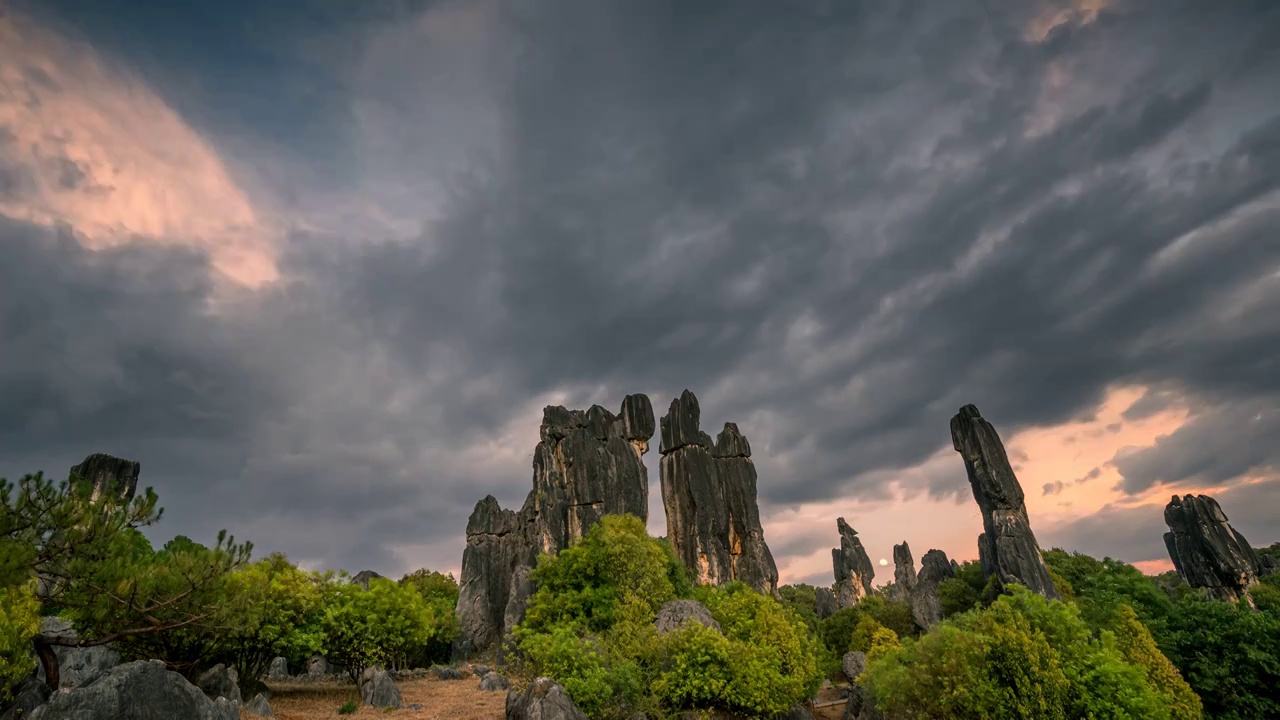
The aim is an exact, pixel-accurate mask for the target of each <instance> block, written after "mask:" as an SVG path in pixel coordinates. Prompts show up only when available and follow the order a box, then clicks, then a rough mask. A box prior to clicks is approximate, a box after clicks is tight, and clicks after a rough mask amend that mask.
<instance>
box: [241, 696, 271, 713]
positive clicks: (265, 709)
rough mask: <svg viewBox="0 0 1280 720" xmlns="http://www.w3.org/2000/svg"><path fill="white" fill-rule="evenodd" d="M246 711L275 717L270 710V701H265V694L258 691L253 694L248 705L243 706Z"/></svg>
mask: <svg viewBox="0 0 1280 720" xmlns="http://www.w3.org/2000/svg"><path fill="white" fill-rule="evenodd" d="M244 709H245V711H246V712H248V713H249V714H251V715H257V716H258V717H275V713H273V712H271V703H269V702H267V698H266V696H264V695H263V694H262V693H258V694H257V695H254V696H253V699H252V700H250V701H249V704H248V705H245V706H244Z"/></svg>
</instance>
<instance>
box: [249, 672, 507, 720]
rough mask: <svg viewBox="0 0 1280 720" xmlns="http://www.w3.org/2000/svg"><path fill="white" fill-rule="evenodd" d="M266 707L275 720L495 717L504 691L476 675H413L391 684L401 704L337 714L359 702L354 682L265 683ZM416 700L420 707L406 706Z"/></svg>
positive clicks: (502, 711)
mask: <svg viewBox="0 0 1280 720" xmlns="http://www.w3.org/2000/svg"><path fill="white" fill-rule="evenodd" d="M269 686H270V687H271V692H272V697H271V700H270V703H271V710H272V711H273V712H274V713H275V716H276V717H277V718H278V719H279V720H343V719H344V718H355V719H357V720H359V719H361V718H364V719H365V720H368V719H369V718H413V719H414V720H501V718H503V717H504V715H505V712H506V703H507V693H506V692H503V691H498V692H493V691H486V690H481V689H480V678H478V677H471V676H468V677H465V678H463V679H462V680H437V679H435V678H416V679H413V680H403V681H400V682H397V683H396V686H397V687H399V688H400V698H401V700H403V702H404V707H403V708H401V709H400V710H391V711H386V710H381V709H378V708H372V707H365V706H363V705H361V706H360V709H359V710H356V711H355V712H354V713H352V714H350V715H339V714H338V708H340V707H342V705H343V703H346V702H347V701H348V700H355V701H356V703H357V704H358V703H359V702H360V693H359V692H358V691H357V690H356V687H355V686H354V685H349V684H340V683H336V682H322V683H269ZM414 703H419V704H421V705H422V709H421V710H410V709H409V706H410V705H412V704H414ZM240 717H241V718H243V720H258V718H257V716H256V715H251V714H249V713H248V712H245V711H241V713H240Z"/></svg>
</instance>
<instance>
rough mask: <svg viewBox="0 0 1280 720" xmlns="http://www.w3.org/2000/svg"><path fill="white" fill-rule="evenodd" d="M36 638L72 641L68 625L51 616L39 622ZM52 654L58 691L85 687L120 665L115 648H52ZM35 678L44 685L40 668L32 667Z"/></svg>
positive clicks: (73, 635) (74, 634)
mask: <svg viewBox="0 0 1280 720" xmlns="http://www.w3.org/2000/svg"><path fill="white" fill-rule="evenodd" d="M40 634H41V635H48V636H51V637H64V638H74V637H76V631H75V630H74V629H73V628H72V627H71V623H69V622H67V621H66V620H63V619H62V618H60V617H57V616H54V615H47V616H45V617H43V618H41V619H40ZM53 654H54V655H56V656H57V658H58V687H59V689H61V688H73V687H80V686H82V685H87V684H88V683H90V682H92V681H93V679H94V678H96V677H98V676H100V675H102V674H103V673H105V672H106V671H108V670H110V669H111V668H113V667H115V666H117V665H119V664H120V653H119V652H117V651H116V648H115V645H114V644H112V643H108V644H106V645H97V646H94V647H85V648H78V647H64V646H61V645H54V646H53ZM36 677H38V678H39V679H40V680H41V681H44V666H43V665H41V664H39V663H37V664H36Z"/></svg>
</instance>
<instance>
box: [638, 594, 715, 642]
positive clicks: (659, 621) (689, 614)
mask: <svg viewBox="0 0 1280 720" xmlns="http://www.w3.org/2000/svg"><path fill="white" fill-rule="evenodd" d="M690 620H692V621H694V622H696V623H701V624H702V625H704V626H705V627H709V628H711V629H713V630H715V631H716V632H722V630H721V629H720V623H718V622H716V619H715V618H714V617H712V615H711V611H710V610H708V609H707V608H706V606H705V605H703V604H702V603H700V602H698V601H697V600H668V601H667V602H665V603H663V604H662V607H660V608H658V616H657V617H656V618H655V619H654V621H653V625H654V627H656V628H657V629H658V633H659V634H662V635H665V634H667V633H669V632H671V631H672V630H679V629H680V628H681V627H682V626H683V625H684V624H685V623H686V622H689V621H690Z"/></svg>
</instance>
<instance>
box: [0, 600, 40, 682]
mask: <svg viewBox="0 0 1280 720" xmlns="http://www.w3.org/2000/svg"><path fill="white" fill-rule="evenodd" d="M39 631H40V603H39V602H38V601H37V600H36V594H35V583H34V582H29V583H26V584H24V585H14V586H12V587H7V588H0V707H3V706H4V704H5V702H6V701H8V699H9V698H8V697H6V694H7V693H8V692H9V688H10V687H11V686H12V685H13V684H14V683H16V682H17V681H19V680H21V679H22V678H24V677H26V676H27V675H28V674H30V673H31V671H32V670H34V669H35V666H36V665H35V658H34V657H33V656H32V654H31V638H33V637H35V634H36V633H37V632H39Z"/></svg>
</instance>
